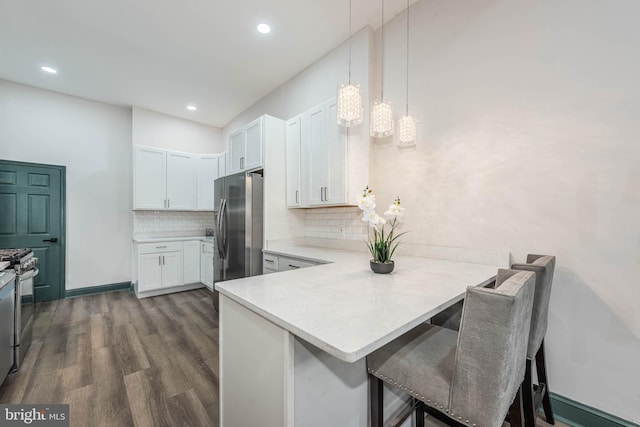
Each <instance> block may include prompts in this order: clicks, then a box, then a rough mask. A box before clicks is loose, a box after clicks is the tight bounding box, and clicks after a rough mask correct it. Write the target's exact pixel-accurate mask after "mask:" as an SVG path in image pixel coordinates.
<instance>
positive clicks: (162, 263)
mask: <svg viewBox="0 0 640 427" xmlns="http://www.w3.org/2000/svg"><path fill="white" fill-rule="evenodd" d="M162 265H164V255H162Z"/></svg>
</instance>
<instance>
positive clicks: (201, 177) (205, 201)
mask: <svg viewBox="0 0 640 427" xmlns="http://www.w3.org/2000/svg"><path fill="white" fill-rule="evenodd" d="M218 159H219V156H218V155H203V156H200V157H199V158H198V202H197V207H198V209H200V210H211V211H212V210H213V209H214V206H213V200H214V198H213V182H214V181H215V180H216V178H218V162H219V160H218Z"/></svg>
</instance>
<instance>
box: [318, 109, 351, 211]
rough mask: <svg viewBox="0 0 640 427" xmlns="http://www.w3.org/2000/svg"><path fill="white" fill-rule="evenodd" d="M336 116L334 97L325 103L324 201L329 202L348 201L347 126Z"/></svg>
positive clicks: (340, 202)
mask: <svg viewBox="0 0 640 427" xmlns="http://www.w3.org/2000/svg"><path fill="white" fill-rule="evenodd" d="M336 117H338V111H337V104H336V100H335V99H333V100H331V101H329V102H327V103H326V104H325V126H326V127H325V129H326V139H325V143H326V147H327V154H326V161H327V163H326V166H325V167H326V179H325V186H326V188H325V193H324V196H325V197H324V201H325V203H327V204H344V203H347V163H346V161H347V128H345V127H342V126H339V125H338V123H337V121H336V120H335V118H336ZM332 119H333V120H332ZM352 197H353V195H352Z"/></svg>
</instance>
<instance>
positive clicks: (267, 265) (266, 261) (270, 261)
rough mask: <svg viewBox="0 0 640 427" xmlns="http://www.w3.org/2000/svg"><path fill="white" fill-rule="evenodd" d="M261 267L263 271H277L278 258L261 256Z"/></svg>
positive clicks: (267, 255)
mask: <svg viewBox="0 0 640 427" xmlns="http://www.w3.org/2000/svg"><path fill="white" fill-rule="evenodd" d="M262 261H263V262H262V265H263V267H264V269H265V270H274V271H278V257H277V256H276V255H271V254H263V256H262Z"/></svg>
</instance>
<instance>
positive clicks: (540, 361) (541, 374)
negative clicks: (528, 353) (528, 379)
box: [536, 340, 556, 424]
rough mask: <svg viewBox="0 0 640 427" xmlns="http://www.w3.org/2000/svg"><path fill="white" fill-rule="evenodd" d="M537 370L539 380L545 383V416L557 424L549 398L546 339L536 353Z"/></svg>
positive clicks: (543, 405)
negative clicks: (545, 355)
mask: <svg viewBox="0 0 640 427" xmlns="http://www.w3.org/2000/svg"><path fill="white" fill-rule="evenodd" d="M536 372H537V373H538V382H539V383H544V385H545V389H544V395H543V396H542V407H543V408H544V416H545V418H546V419H547V423H549V424H555V423H556V421H555V419H554V417H553V409H552V408H551V399H550V398H549V382H548V380H547V365H546V362H545V357H544V340H542V343H540V348H539V349H538V352H537V353H536Z"/></svg>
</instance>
